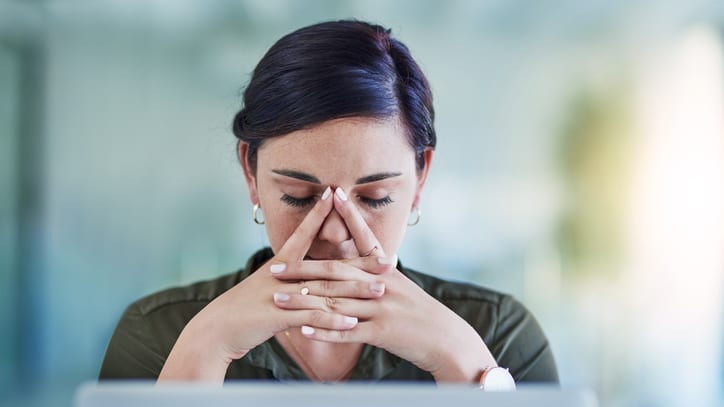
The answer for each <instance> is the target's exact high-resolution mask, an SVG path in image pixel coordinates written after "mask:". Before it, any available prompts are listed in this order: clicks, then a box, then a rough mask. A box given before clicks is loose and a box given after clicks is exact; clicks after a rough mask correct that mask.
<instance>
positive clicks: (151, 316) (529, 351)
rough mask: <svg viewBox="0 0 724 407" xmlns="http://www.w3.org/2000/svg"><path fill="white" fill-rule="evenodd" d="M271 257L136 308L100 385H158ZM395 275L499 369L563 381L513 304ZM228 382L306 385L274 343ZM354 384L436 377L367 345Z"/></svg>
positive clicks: (235, 369)
mask: <svg viewBox="0 0 724 407" xmlns="http://www.w3.org/2000/svg"><path fill="white" fill-rule="evenodd" d="M272 256H273V253H272V251H271V249H269V248H265V249H262V250H260V251H258V252H257V253H255V254H254V255H253V256H252V257H251V258H250V259H249V261H248V263H247V265H246V267H245V268H244V269H243V270H240V271H239V272H237V273H234V274H229V275H225V276H222V277H219V278H216V279H214V280H210V281H203V282H199V283H195V284H192V285H189V286H186V287H177V288H171V289H167V290H164V291H161V292H158V293H155V294H152V295H149V296H147V297H145V298H142V299H140V300H138V301H136V302H135V303H133V304H131V305H130V306H129V307H128V308H127V309H126V311H125V312H124V314H123V316H122V317H121V320H120V322H119V323H118V326H117V327H116V330H115V332H114V333H113V337H112V338H111V340H110V343H109V344H108V349H107V350H106V355H105V359H104V360H103V366H102V367H101V371H100V379H155V378H157V377H158V375H159V373H160V372H161V368H162V367H163V364H164V362H165V361H166V357H167V356H168V354H169V353H170V352H171V348H172V347H173V345H174V343H175V342H176V339H177V338H178V336H179V334H180V333H181V330H182V329H183V328H184V326H186V324H187V323H188V322H189V320H191V318H192V317H193V316H194V315H196V313H198V312H199V311H201V309H202V308H204V307H205V306H206V305H207V304H208V303H209V302H211V301H212V300H213V299H214V298H216V297H218V296H219V295H221V294H222V293H223V292H225V291H226V290H228V289H230V288H231V287H233V286H234V285H236V284H237V283H239V282H240V281H242V280H243V279H244V278H246V277H248V276H249V275H250V274H251V273H252V272H254V270H256V269H258V268H259V267H260V266H261V265H263V264H264V263H265V262H266V261H268V260H269V259H270V258H271V257H272ZM397 268H398V269H399V270H400V271H401V272H402V273H403V274H404V275H405V276H407V277H408V278H409V279H410V280H412V281H414V282H415V283H416V284H418V285H419V286H420V287H422V288H423V289H424V290H425V291H427V293H428V294H430V295H431V296H433V297H435V298H436V299H437V300H438V301H440V302H441V303H442V304H444V305H445V306H447V307H448V308H450V309H451V310H453V311H454V312H456V313H457V314H458V315H460V316H461V317H462V318H463V319H465V320H466V321H467V322H468V323H469V324H470V325H471V326H472V327H473V328H474V329H475V330H476V331H477V332H478V334H480V337H481V338H482V339H483V341H484V342H485V344H486V345H487V346H488V348H489V349H490V351H491V352H492V354H493V356H494V357H495V359H496V360H497V362H498V364H499V365H500V366H503V367H507V368H509V369H510V372H511V374H512V375H513V377H514V378H515V380H516V381H517V382H556V383H557V382H558V373H557V371H556V366H555V361H554V360H553V354H552V352H551V348H550V346H549V344H548V341H547V340H546V337H545V335H544V334H543V331H542V330H541V328H540V326H539V325H538V323H537V322H536V320H535V319H534V318H533V315H531V314H530V312H528V310H526V309H525V307H524V306H523V305H522V304H520V303H519V302H517V301H516V300H515V299H513V298H512V297H510V296H508V295H504V294H500V293H497V292H494V291H491V290H488V289H485V288H482V287H478V286H475V285H472V284H463V283H456V282H450V281H445V280H441V279H439V278H435V277H432V276H429V275H425V274H422V273H419V272H416V271H413V270H410V269H407V268H404V267H402V265H401V264H400V263H398V265H397ZM481 368H483V366H481ZM226 379H227V380H231V379H262V380H308V378H307V377H306V376H305V374H304V372H303V371H302V370H301V369H300V367H299V366H298V365H297V364H296V363H295V362H294V361H293V360H292V358H291V357H290V356H289V355H287V354H286V352H285V351H284V349H283V348H282V347H281V346H280V345H279V343H278V342H277V341H276V340H275V339H274V338H273V337H272V338H270V339H269V340H267V341H266V342H264V343H262V344H261V345H259V346H257V347H256V348H254V349H252V350H250V351H249V352H248V353H247V354H246V355H245V356H244V357H242V358H241V359H238V360H235V361H233V362H232V363H231V365H230V366H229V369H228V371H227V372H226ZM350 380H372V381H377V380H395V381H404V380H417V381H431V380H433V377H432V375H431V374H430V373H428V372H426V371H423V370H421V369H419V368H417V367H416V366H415V365H413V364H412V363H410V362H408V361H406V360H404V359H401V358H399V357H397V356H395V355H394V354H392V353H390V352H387V351H386V350H384V349H381V348H377V347H374V346H371V345H365V346H364V348H363V350H362V354H361V355H360V358H359V360H358V361H357V364H356V366H355V367H354V369H353V370H352V376H351V379H350Z"/></svg>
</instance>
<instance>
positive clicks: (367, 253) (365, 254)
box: [360, 246, 377, 257]
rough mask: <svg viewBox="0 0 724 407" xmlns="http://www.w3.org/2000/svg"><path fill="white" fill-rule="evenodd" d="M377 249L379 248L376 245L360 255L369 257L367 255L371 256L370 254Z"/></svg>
mask: <svg viewBox="0 0 724 407" xmlns="http://www.w3.org/2000/svg"><path fill="white" fill-rule="evenodd" d="M375 250H377V246H375V247H373V248H371V249H370V250H368V251H366V252H364V253H362V254H360V257H367V256H370V255H371V254H372V253H374V252H375Z"/></svg>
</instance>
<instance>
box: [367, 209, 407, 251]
mask: <svg viewBox="0 0 724 407" xmlns="http://www.w3.org/2000/svg"><path fill="white" fill-rule="evenodd" d="M363 216H364V218H365V221H366V222H367V225H368V226H369V228H370V230H371V231H372V233H374V234H375V236H376V237H377V240H379V241H380V243H382V246H383V247H384V249H385V253H387V254H391V253H396V252H397V251H398V249H399V248H400V245H401V243H402V238H403V237H404V236H405V231H406V230H407V217H408V216H407V211H405V209H404V207H400V208H394V209H393V208H390V209H389V210H383V211H372V212H369V213H366V214H364V215H363Z"/></svg>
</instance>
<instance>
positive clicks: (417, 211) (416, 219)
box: [407, 207, 422, 226]
mask: <svg viewBox="0 0 724 407" xmlns="http://www.w3.org/2000/svg"><path fill="white" fill-rule="evenodd" d="M413 211H414V212H415V215H417V216H415V220H414V221H412V222H410V219H409V218H408V219H407V226H415V225H417V224H418V223H420V216H422V212H420V208H418V207H415V209H413ZM410 213H412V212H410Z"/></svg>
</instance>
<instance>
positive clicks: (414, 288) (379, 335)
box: [277, 194, 497, 383]
mask: <svg viewBox="0 0 724 407" xmlns="http://www.w3.org/2000/svg"><path fill="white" fill-rule="evenodd" d="M334 205H335V209H336V210H337V212H338V213H339V214H340V215H341V217H342V218H343V219H344V221H345V223H346V224H347V227H348V229H349V231H350V233H351V235H352V238H353V239H354V241H355V244H356V246H357V248H358V249H361V250H358V251H359V252H360V253H361V252H363V250H365V249H363V248H367V249H368V248H370V247H375V246H376V247H377V248H381V247H382V246H381V245H380V243H379V241H378V240H377V238H376V237H375V236H374V233H373V232H372V231H371V230H370V229H369V227H368V226H367V224H366V223H365V221H364V219H363V218H362V215H361V214H360V213H359V211H358V210H357V208H356V207H355V206H354V204H352V203H351V202H349V201H343V200H341V199H339V197H338V196H336V194H335V202H334ZM375 254H379V255H381V256H380V257H381V258H384V256H385V254H384V253H383V252H382V251H381V249H380V252H375ZM330 261H333V260H330ZM332 269H333V268H331V267H330V268H320V267H317V268H314V270H312V269H311V268H310V269H304V268H300V269H298V270H295V271H291V270H290V272H289V273H283V275H279V276H277V278H279V279H282V280H337V279H338V278H337V277H335V276H334V275H330V274H325V273H328V270H332ZM359 272H360V273H364V271H362V270H359ZM375 280H377V281H380V280H381V281H382V282H383V283H384V295H382V296H380V297H379V298H346V297H344V298H340V297H335V296H334V294H333V293H327V292H324V290H323V288H322V287H323V286H320V288H319V289H315V290H314V292H310V293H308V295H303V294H301V293H298V294H291V295H290V298H289V300H288V301H285V302H283V303H277V306H279V307H280V308H284V309H294V310H297V309H322V310H326V311H330V312H336V313H340V314H343V315H350V316H355V317H357V318H359V323H358V324H357V326H356V327H354V328H353V329H351V330H344V331H339V330H327V329H320V328H315V329H313V330H304V331H303V332H305V333H304V334H305V336H306V337H308V338H309V339H314V340H319V341H326V342H335V343H368V344H370V345H373V346H376V347H379V348H383V349H385V350H387V351H389V352H391V353H393V354H395V355H397V356H399V357H401V358H403V359H406V360H408V361H410V362H411V363H413V364H415V365H416V366H417V367H419V368H420V369H423V370H425V371H428V372H430V373H431V374H432V375H433V377H434V378H435V380H436V381H438V382H470V383H472V382H474V381H476V380H477V378H478V377H479V375H480V372H481V371H482V370H483V369H485V368H487V367H492V366H497V363H496V361H495V359H494V358H493V356H492V354H491V353H490V351H489V350H488V348H487V346H486V345H485V343H484V342H483V340H482V339H481V338H480V336H479V335H478V333H477V332H476V331H475V330H474V329H473V328H472V327H471V326H470V325H469V324H468V323H467V322H466V321H465V320H464V319H462V318H461V317H460V316H458V315H457V314H455V313H454V312H453V311H452V310H450V309H449V308H447V307H446V306H444V305H443V304H442V303H440V302H439V301H437V300H436V299H435V298H433V297H432V296H430V295H429V294H428V293H426V292H425V291H424V290H423V289H422V288H420V287H419V286H418V285H417V284H415V283H414V282H412V281H411V280H410V279H408V278H407V277H406V276H405V275H403V274H402V273H401V272H400V271H399V270H397V269H396V268H394V267H393V268H391V269H390V270H389V271H387V272H385V273H382V274H376V275H375ZM310 331H312V332H311V333H309V332H310Z"/></svg>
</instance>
